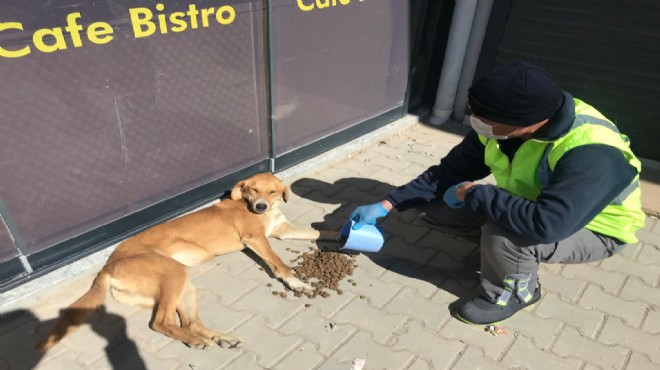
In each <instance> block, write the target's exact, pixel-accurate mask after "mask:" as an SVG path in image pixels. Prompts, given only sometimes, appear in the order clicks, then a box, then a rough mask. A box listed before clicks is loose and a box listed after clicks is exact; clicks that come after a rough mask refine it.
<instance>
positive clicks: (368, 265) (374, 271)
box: [344, 253, 390, 281]
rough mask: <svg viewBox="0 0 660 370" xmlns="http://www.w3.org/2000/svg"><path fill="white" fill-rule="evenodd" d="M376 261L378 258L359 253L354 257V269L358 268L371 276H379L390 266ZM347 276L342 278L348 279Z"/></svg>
mask: <svg viewBox="0 0 660 370" xmlns="http://www.w3.org/2000/svg"><path fill="white" fill-rule="evenodd" d="M378 262H379V261H378V260H373V259H371V258H369V257H368V256H367V255H365V254H364V253H361V254H359V255H357V256H356V258H355V264H356V265H357V267H356V268H355V270H357V269H360V271H362V272H364V273H366V274H367V275H369V276H371V277H373V278H380V277H381V276H382V275H383V274H385V273H387V272H389V269H390V267H389V266H382V265H381V264H379V263H378ZM349 278H350V277H346V278H344V280H348V279H349ZM380 280H383V279H380ZM384 281H388V280H384Z"/></svg>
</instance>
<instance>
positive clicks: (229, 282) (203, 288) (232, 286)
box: [193, 256, 283, 304]
mask: <svg viewBox="0 0 660 370" xmlns="http://www.w3.org/2000/svg"><path fill="white" fill-rule="evenodd" d="M245 258H249V257H248V256H245ZM264 273H265V272H264ZM193 283H194V284H195V286H196V287H197V294H207V293H208V294H212V295H216V296H218V297H220V298H221V299H222V303H223V304H231V303H232V302H235V301H236V300H238V299H239V298H240V297H242V296H243V295H245V294H247V293H248V292H250V291H251V290H253V289H256V288H257V287H259V286H262V283H260V282H259V281H255V280H251V279H243V278H241V277H240V276H236V275H233V274H229V273H227V272H224V271H222V270H221V269H213V270H211V271H208V272H207V273H205V274H203V275H202V276H200V277H198V278H197V279H195V280H194V282H193ZM276 283H277V281H273V286H276ZM280 284H281V283H280ZM282 286H283V285H282Z"/></svg>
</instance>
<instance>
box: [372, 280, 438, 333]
mask: <svg viewBox="0 0 660 370" xmlns="http://www.w3.org/2000/svg"><path fill="white" fill-rule="evenodd" d="M382 311H383V312H385V313H388V314H395V315H398V316H405V317H409V318H413V319H415V320H417V321H420V322H422V323H424V326H425V327H427V328H428V329H429V330H431V331H432V332H435V331H436V330H437V329H438V328H439V327H440V325H441V324H443V323H445V322H446V321H447V320H449V319H450V315H449V310H448V309H447V306H445V305H438V304H435V303H433V302H432V301H429V300H428V299H424V298H422V297H420V296H419V295H418V294H416V293H415V290H413V289H411V288H404V289H403V290H402V291H401V292H399V294H397V295H396V296H395V297H394V298H393V299H392V300H391V301H390V302H389V303H388V304H387V305H385V307H383V309H382Z"/></svg>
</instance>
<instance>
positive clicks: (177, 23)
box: [170, 12, 188, 32]
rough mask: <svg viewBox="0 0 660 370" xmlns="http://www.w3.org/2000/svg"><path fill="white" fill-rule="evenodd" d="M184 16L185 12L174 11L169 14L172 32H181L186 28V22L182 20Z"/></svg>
mask: <svg viewBox="0 0 660 370" xmlns="http://www.w3.org/2000/svg"><path fill="white" fill-rule="evenodd" d="M185 16H186V13H183V12H174V13H172V14H170V22H172V24H174V26H172V28H171V30H172V32H183V31H185V30H186V28H188V23H186V21H184V20H183V17H185Z"/></svg>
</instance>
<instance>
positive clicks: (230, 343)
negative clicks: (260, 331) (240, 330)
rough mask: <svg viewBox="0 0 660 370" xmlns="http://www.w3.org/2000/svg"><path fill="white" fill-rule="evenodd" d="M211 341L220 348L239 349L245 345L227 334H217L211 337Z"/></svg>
mask: <svg viewBox="0 0 660 370" xmlns="http://www.w3.org/2000/svg"><path fill="white" fill-rule="evenodd" d="M213 341H214V342H216V343H218V345H219V346H220V347H222V348H241V347H243V344H245V343H243V341H242V340H240V339H238V338H236V337H234V336H231V335H227V334H217V335H216V336H214V337H213Z"/></svg>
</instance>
